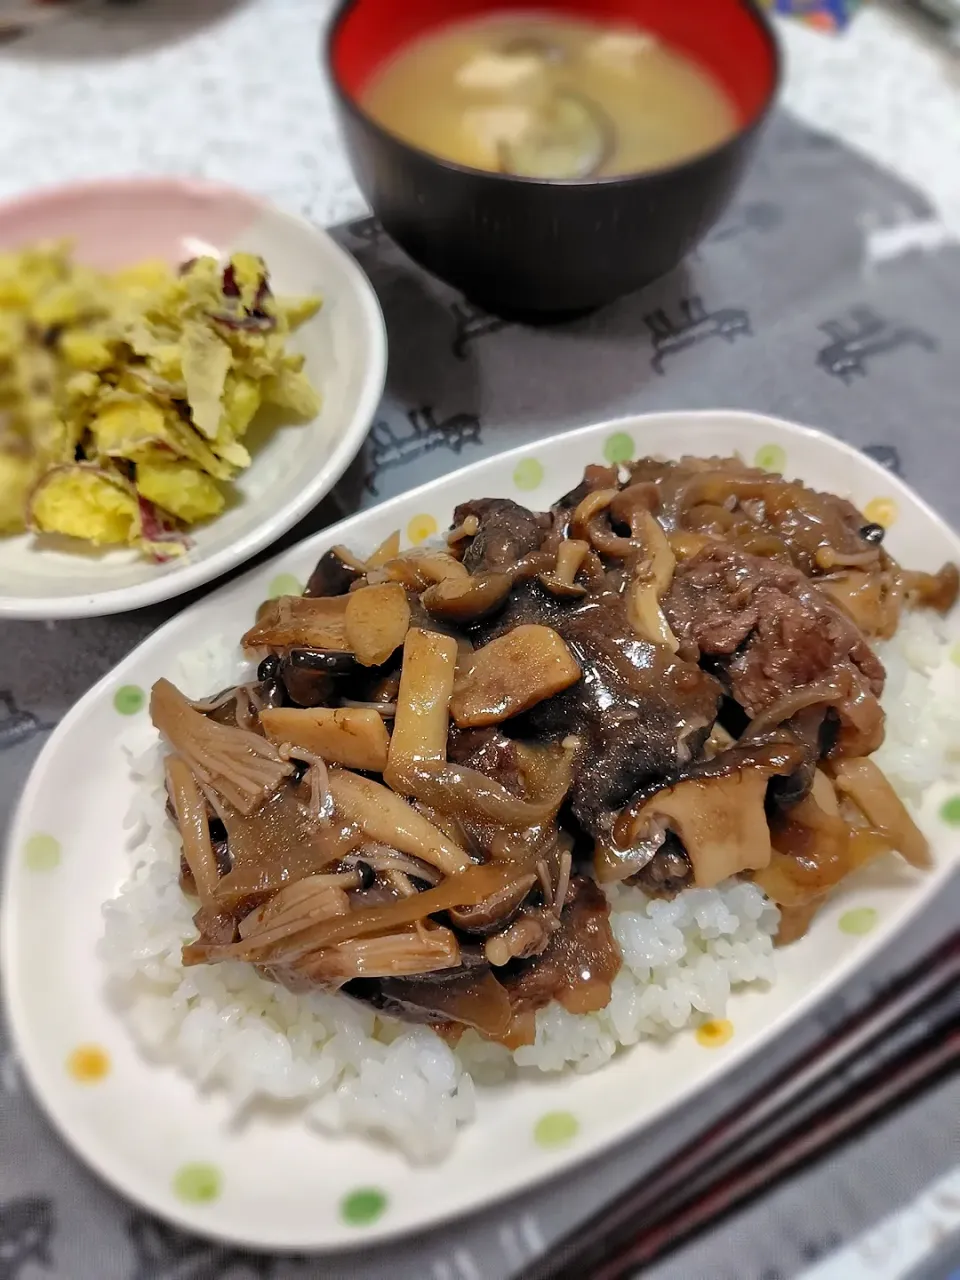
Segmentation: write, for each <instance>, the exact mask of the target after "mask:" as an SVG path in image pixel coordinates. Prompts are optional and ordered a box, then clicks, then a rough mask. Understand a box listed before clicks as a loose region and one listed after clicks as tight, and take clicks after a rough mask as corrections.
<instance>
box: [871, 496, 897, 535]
mask: <svg viewBox="0 0 960 1280" xmlns="http://www.w3.org/2000/svg"><path fill="white" fill-rule="evenodd" d="M863 514H864V515H865V516H866V517H867V519H868V520H869V521H870V523H871V524H879V525H882V526H883V528H884V529H889V528H890V526H891V525H892V524H893V523H894V521H895V520H896V518H897V516H898V515H899V511H898V510H897V504H896V503H895V502H894V500H893V499H892V498H871V499H870V501H869V502H868V503H867V505H866V506H865V507H864V508H863Z"/></svg>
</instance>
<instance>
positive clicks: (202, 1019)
mask: <svg viewBox="0 0 960 1280" xmlns="http://www.w3.org/2000/svg"><path fill="white" fill-rule="evenodd" d="M882 657H883V660H884V662H885V664H886V666H887V671H888V677H889V678H888V685H887V692H886V695H885V699H884V701H885V702H886V705H887V708H888V711H889V712H890V713H891V714H890V717H889V722H888V732H887V740H886V742H885V744H884V746H883V748H882V750H881V751H880V752H878V754H877V757H876V759H877V762H878V763H879V764H880V765H881V766H882V767H883V768H884V769H885V771H886V772H887V775H888V776H889V777H890V779H891V781H892V782H893V784H894V785H895V786H896V787H897V789H898V790H899V791H900V793H901V794H902V795H903V796H904V797H905V798H907V799H908V800H910V801H916V800H917V799H918V798H919V797H920V795H921V794H922V792H923V790H924V789H925V788H926V787H927V786H929V785H930V783H932V782H934V781H936V780H937V779H938V778H941V777H943V776H945V775H948V774H951V773H954V772H955V771H956V768H957V764H958V762H960V668H958V667H957V666H956V665H955V663H953V662H951V661H950V648H949V642H948V640H947V637H946V634H945V631H944V629H943V625H942V623H940V622H939V620H937V619H935V618H933V617H932V616H931V615H929V614H914V615H911V616H908V617H906V618H905V619H904V623H903V625H902V627H901V628H900V631H899V633H898V635H897V637H896V639H895V640H893V641H891V642H890V643H889V644H887V645H886V646H884V650H883V653H882ZM180 667H181V670H180V671H178V672H176V673H174V675H175V678H176V679H177V681H178V683H179V684H180V685H181V687H182V688H184V690H185V691H186V692H187V693H188V694H190V695H192V696H195V697H201V696H204V695H205V694H208V693H209V691H210V690H211V689H217V688H223V687H224V686H225V685H227V684H229V683H230V682H231V681H232V680H235V679H236V678H237V677H238V676H239V674H240V673H241V671H242V670H243V667H242V664H241V662H240V659H239V657H238V654H237V650H236V649H235V648H233V647H231V646H229V645H228V644H227V643H226V642H224V641H219V642H213V643H211V644H210V645H208V646H207V647H206V648H205V649H204V650H203V651H201V652H198V653H193V654H190V655H187V656H185V657H184V658H182V659H181V662H180ZM894 708H896V711H895V713H893V709H894ZM125 747H126V749H127V751H128V752H129V755H130V762H131V771H132V774H133V776H134V778H135V779H136V781H137V784H138V800H137V803H136V805H135V808H134V811H133V812H132V813H131V815H130V818H129V827H130V833H131V834H130V840H129V846H130V858H131V871H130V878H129V880H128V881H127V882H126V883H125V884H124V885H123V887H122V888H121V890H120V892H119V894H118V895H117V897H116V898H114V899H113V900H112V901H110V902H108V903H107V904H106V905H105V906H104V916H105V922H106V924H105V931H104V937H103V940H102V942H101V955H102V958H103V960H104V962H105V964H106V966H107V969H108V972H109V978H110V982H111V986H112V988H113V990H114V993H115V995H117V996H118V997H119V999H120V1000H121V1001H122V1005H123V1008H124V1010H125V1015H126V1018H127V1021H128V1024H129V1026H130V1029H131V1031H132V1033H133V1035H134V1036H135V1038H136V1040H137V1042H138V1043H139V1044H140V1046H141V1047H142V1048H143V1049H144V1051H145V1052H147V1053H148V1054H149V1055H150V1056H151V1057H152V1058H154V1059H156V1060H158V1061H161V1062H163V1063H166V1064H170V1065H172V1066H175V1067H177V1068H178V1069H179V1070H181V1071H183V1072H184V1073H186V1074H187V1075H188V1076H189V1077H190V1078H191V1079H193V1080H194V1081H195V1082H196V1083H197V1085H198V1086H201V1087H205V1088H209V1087H215V1088H218V1089H221V1090H223V1091H224V1092H225V1093H226V1094H227V1096H228V1097H229V1098H230V1100H231V1102H232V1104H233V1105H234V1106H235V1107H236V1109H237V1110H238V1111H240V1110H242V1109H244V1108H247V1107H249V1106H250V1105H251V1104H253V1103H255V1102H256V1101H257V1100H258V1099H261V1098H268V1099H282V1100H285V1101H293V1102H299V1103H302V1105H303V1109H304V1116H305V1119H306V1121H307V1123H308V1124H310V1125H313V1126H315V1127H316V1128H317V1129H319V1130H322V1131H323V1132H326V1133H343V1132H353V1133H359V1134H366V1135H370V1136H375V1137H377V1138H380V1139H385V1140H387V1141H389V1142H391V1143H394V1144H395V1145H396V1146H398V1147H399V1148H400V1149H401V1150H402V1151H403V1152H404V1153H405V1154H406V1155H407V1156H408V1158H410V1159H411V1160H414V1161H429V1160H436V1159H439V1158H441V1157H442V1156H443V1155H445V1154H446V1153H447V1152H448V1151H449V1150H450V1148H451V1146H452V1144H453V1142H454V1140H455V1138H456V1132H457V1129H458V1128H459V1127H460V1126H461V1125H464V1124H467V1123H469V1122H470V1121H471V1120H472V1119H473V1116H474V1112H475V1087H481V1088H482V1087H484V1085H487V1084H490V1083H493V1082H497V1081H502V1080H503V1079H505V1078H507V1077H508V1076H510V1075H518V1074H519V1075H530V1074H533V1075H536V1074H537V1073H539V1072H557V1071H562V1070H564V1069H569V1068H573V1069H574V1070H577V1071H592V1070H594V1069H596V1068H597V1067H600V1066H602V1065H603V1064H604V1063H605V1062H607V1061H609V1059H610V1058H611V1057H612V1056H613V1055H614V1053H616V1052H617V1050H618V1048H620V1047H621V1046H627V1045H633V1044H636V1043H637V1042H638V1041H640V1040H645V1039H646V1040H650V1039H658V1038H663V1037H665V1036H668V1035H671V1034H673V1033H674V1032H676V1031H679V1030H681V1029H682V1028H684V1027H691V1026H695V1025H696V1024H697V1023H699V1022H702V1021H703V1020H705V1019H707V1018H719V1017H722V1016H723V1015H724V1013H725V1011H726V1008H727V1002H728V999H729V996H730V993H731V991H732V990H733V989H734V988H736V987H742V986H745V985H748V984H757V983H770V982H772V981H773V980H774V978H775V965H774V952H773V938H774V936H775V934H776V930H777V923H778V912H777V910H776V908H775V907H774V906H772V905H771V904H770V903H769V902H767V900H766V898H765V897H764V896H763V895H762V894H761V892H760V891H759V890H758V889H757V888H756V887H755V886H754V885H752V884H749V883H745V882H738V881H728V882H727V883H726V884H723V885H721V886H719V887H718V888H717V889H711V890H704V889H688V890H687V891H686V892H684V893H682V894H680V895H679V897H677V898H676V899H674V900H673V901H671V902H664V901H657V900H651V899H648V898H647V897H646V896H645V895H644V894H643V893H642V892H641V891H640V890H639V889H635V888H625V887H622V886H621V887H616V888H614V889H613V890H612V892H611V894H610V897H611V903H612V915H611V923H612V926H613V931H614V934H615V935H616V938H617V942H618V943H619V945H620V948H621V950H622V952H623V960H624V963H623V968H622V969H621V971H620V973H619V974H618V975H617V978H616V980H615V981H614V984H613V996H612V999H611V1001H610V1003H609V1005H608V1006H607V1008H605V1009H603V1010H601V1011H600V1012H599V1013H593V1014H585V1015H581V1016H574V1015H572V1014H569V1013H567V1012H566V1011H565V1010H564V1009H562V1008H561V1007H560V1006H559V1005H556V1004H555V1005H552V1006H550V1007H549V1008H547V1009H543V1010H541V1011H540V1012H539V1013H538V1015H537V1036H536V1042H535V1043H534V1044H533V1045H529V1046H525V1047H523V1048H520V1049H517V1050H515V1051H514V1052H513V1053H511V1052H510V1051H508V1050H507V1049H505V1048H503V1047H502V1046H500V1045H494V1044H490V1043H488V1042H485V1041H483V1040H481V1038H480V1037H479V1036H477V1035H476V1034H475V1033H474V1032H468V1033H467V1034H466V1035H465V1036H464V1037H463V1038H462V1040H461V1041H460V1044H459V1045H458V1047H457V1049H456V1050H453V1049H451V1048H450V1047H449V1046H448V1045H447V1044H446V1043H445V1042H444V1041H443V1040H442V1039H441V1038H440V1037H439V1036H437V1035H436V1034H435V1033H434V1032H433V1031H431V1030H430V1029H429V1028H425V1027H413V1026H409V1025H405V1024H403V1023H400V1022H398V1021H396V1020H395V1019H392V1018H386V1017H382V1016H381V1015H379V1014H377V1013H375V1012H374V1011H372V1010H370V1009H368V1008H366V1007H364V1006H362V1005H360V1004H358V1003H356V1002H354V1001H352V1000H350V999H348V998H346V997H343V996H337V995H329V994H324V993H321V992H317V993H314V994H312V995H308V996H295V995H292V994H291V993H290V992H288V991H286V990H285V989H284V988H283V987H280V986H277V985H276V984H274V983H271V982H268V981H267V980H266V979H264V978H261V977H260V976H259V975H258V974H257V973H256V971H255V970H254V969H253V968H252V967H250V966H246V965H243V964H238V963H230V964H219V965H199V966H196V967H194V968H189V969H185V968H184V967H183V966H182V964H181V962H180V948H181V945H182V944H183V942H184V941H185V940H186V939H189V938H191V937H192V936H194V935H195V930H194V928H193V924H192V920H191V916H192V907H191V905H190V903H189V901H188V900H187V899H186V898H185V897H184V895H183V894H182V893H181V892H180V888H179V883H178V875H179V860H180V853H179V848H180V846H179V839H178V837H177V835H176V832H175V830H174V828H173V826H172V824H171V823H170V822H169V821H168V820H167V818H166V815H165V812H164V805H165V795H164V791H163V775H162V769H161V753H160V749H159V744H158V741H157V736H156V734H155V732H154V731H153V730H152V728H151V727H150V726H149V725H144V726H142V727H141V729H139V730H138V731H135V732H131V735H130V737H129V740H128V741H127V742H126V743H125Z"/></svg>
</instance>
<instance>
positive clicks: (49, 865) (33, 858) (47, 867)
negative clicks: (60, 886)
mask: <svg viewBox="0 0 960 1280" xmlns="http://www.w3.org/2000/svg"><path fill="white" fill-rule="evenodd" d="M60 853H61V849H60V841H59V840H58V839H57V838H56V836H48V835H44V834H43V833H42V832H38V833H37V834H36V835H35V836H31V837H30V839H29V840H28V841H27V843H26V844H25V845H24V846H23V860H24V862H25V863H26V864H27V866H28V867H29V868H30V870H31V871H53V870H54V869H55V868H56V867H58V866H59V865H60Z"/></svg>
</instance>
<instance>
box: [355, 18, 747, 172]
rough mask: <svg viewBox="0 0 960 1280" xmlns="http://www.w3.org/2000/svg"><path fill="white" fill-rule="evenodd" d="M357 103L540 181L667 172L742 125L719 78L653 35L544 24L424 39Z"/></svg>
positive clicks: (427, 139) (452, 153) (444, 147)
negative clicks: (666, 167)
mask: <svg viewBox="0 0 960 1280" xmlns="http://www.w3.org/2000/svg"><path fill="white" fill-rule="evenodd" d="M360 101H361V105H362V106H363V107H364V109H365V110H366V111H367V112H368V113H369V115H371V116H372V117H373V118H374V119H375V120H376V121H377V122H378V123H379V124H381V125H383V126H384V127H385V128H386V129H389V130H390V131H391V132H392V133H394V134H397V135H398V136H399V137H400V138H402V139H403V140H404V141H406V142H410V143H412V144H413V145H414V146H417V147H420V148H421V149H422V150H424V151H429V152H432V153H433V154H434V155H438V156H441V157H442V158H443V159H446V160H453V161H456V162H457V163H459V164H463V165H468V166H469V167H471V168H474V169H488V170H492V171H495V172H505V173H515V174H521V175H524V176H527V177H535V178H589V177H601V176H609V175H615V174H626V173H637V172H642V171H643V170H647V169H657V168H661V167H662V166H665V165H670V164H676V163H677V162H679V161H681V160H685V159H688V158H689V157H691V156H693V155H696V154H697V153H699V152H702V151H707V150H709V149H710V148H711V147H714V146H716V145H718V144H719V143H721V142H723V141H725V140H726V139H727V138H729V137H731V136H732V134H733V133H735V132H736V130H737V127H738V124H739V121H738V117H737V111H736V108H735V107H734V104H733V103H732V101H731V100H730V99H729V98H728V96H727V95H726V93H725V92H724V90H723V88H722V86H721V85H720V84H719V82H718V81H717V80H716V79H715V78H714V76H713V75H712V74H711V73H710V72H709V71H707V70H706V69H705V68H703V67H702V66H700V64H699V63H697V62H695V61H693V59H691V58H688V57H686V56H685V55H684V54H682V53H680V52H678V51H677V50H676V49H673V48H670V47H669V46H667V45H665V44H663V42H662V41H661V40H659V39H658V38H657V37H656V36H654V35H652V34H649V33H647V32H644V31H642V30H640V29H638V28H634V27H612V26H606V25H598V24H595V23H592V22H584V21H580V20H576V19H571V18H567V17H564V16H560V15H552V14H548V13H543V14H538V13H530V14H523V13H509V14H497V15H484V16H482V17H479V18H473V19H468V20H466V21H463V22H453V23H450V24H449V25H445V26H443V27H441V28H439V29H438V30H436V31H432V32H429V33H428V34H426V35H425V36H422V37H420V38H419V39H417V40H415V41H412V42H411V43H410V44H409V45H408V46H407V47H406V48H404V49H402V50H401V51H400V52H399V53H398V54H397V55H396V56H395V57H394V58H392V59H391V60H390V61H389V62H387V63H385V65H384V66H383V67H381V68H380V69H379V70H378V71H377V72H376V74H375V75H374V76H373V77H372V78H371V80H370V82H369V83H368V84H367V86H366V88H365V89H364V91H363V93H362V94H361V98H360Z"/></svg>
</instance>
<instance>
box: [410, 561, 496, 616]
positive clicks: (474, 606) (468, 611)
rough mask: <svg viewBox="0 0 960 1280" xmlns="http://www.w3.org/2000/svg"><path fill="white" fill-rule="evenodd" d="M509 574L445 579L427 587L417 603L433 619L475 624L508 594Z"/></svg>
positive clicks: (487, 574) (484, 574) (482, 574)
mask: <svg viewBox="0 0 960 1280" xmlns="http://www.w3.org/2000/svg"><path fill="white" fill-rule="evenodd" d="M512 586H513V578H512V576H511V575H510V574H509V573H476V574H474V575H473V576H472V577H469V578H444V579H442V581H440V582H435V583H434V584H433V586H432V587H428V588H427V590H426V591H424V593H423V595H422V596H421V597H420V603H421V604H422V605H423V607H424V608H425V609H426V610H427V611H428V612H429V613H431V614H432V615H433V616H434V617H435V618H443V619H444V621H447V622H477V621H478V620H479V619H480V618H486V617H487V616H488V615H489V614H491V613H493V611H494V610H495V609H498V608H499V607H500V606H501V605H502V604H503V603H504V601H505V600H506V598H507V596H508V595H509V594H510V588H511V587H512Z"/></svg>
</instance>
